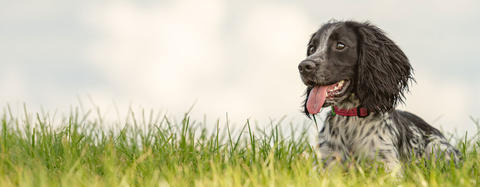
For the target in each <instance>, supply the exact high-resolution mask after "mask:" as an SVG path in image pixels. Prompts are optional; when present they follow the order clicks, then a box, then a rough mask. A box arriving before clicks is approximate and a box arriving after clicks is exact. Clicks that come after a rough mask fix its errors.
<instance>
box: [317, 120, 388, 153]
mask: <svg viewBox="0 0 480 187" xmlns="http://www.w3.org/2000/svg"><path fill="white" fill-rule="evenodd" d="M388 122H389V120H388V117H386V116H368V117H366V118H359V117H346V116H338V115H337V116H332V117H330V118H329V119H327V121H326V123H325V126H324V129H323V130H322V131H321V133H320V136H319V139H320V142H328V143H329V144H331V145H330V148H331V149H333V150H335V151H341V152H344V153H348V154H358V153H369V151H370V150H375V149H378V148H381V145H383V144H384V143H385V142H390V143H392V137H391V135H389V134H390V133H388V128H387V126H388Z"/></svg>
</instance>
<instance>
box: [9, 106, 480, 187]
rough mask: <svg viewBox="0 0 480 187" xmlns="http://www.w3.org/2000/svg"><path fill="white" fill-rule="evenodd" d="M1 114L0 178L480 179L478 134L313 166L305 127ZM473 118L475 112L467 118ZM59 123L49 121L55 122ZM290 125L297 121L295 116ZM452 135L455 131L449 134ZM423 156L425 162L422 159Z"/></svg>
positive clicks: (232, 181)
mask: <svg viewBox="0 0 480 187" xmlns="http://www.w3.org/2000/svg"><path fill="white" fill-rule="evenodd" d="M24 113H27V114H26V115H25V114H23V115H20V114H14V113H12V112H11V110H10V108H9V107H8V106H7V107H5V108H4V110H3V112H1V113H0V115H1V116H0V124H1V127H0V133H1V136H0V137H1V139H0V186H193V185H195V186H479V185H480V169H479V167H480V155H479V152H478V151H477V150H478V149H479V148H480V141H479V140H478V138H476V136H475V137H474V138H473V139H461V138H460V137H459V141H458V142H459V143H458V145H457V147H458V148H459V150H461V152H462V154H463V156H464V162H462V163H461V164H460V165H459V166H457V167H455V166H454V165H453V164H451V163H444V162H441V161H437V162H435V161H431V160H428V159H426V161H425V162H426V164H423V163H424V162H422V161H419V160H421V159H419V160H415V161H412V162H410V163H405V165H404V167H403V168H404V169H403V171H401V172H400V174H391V173H385V172H384V171H383V170H382V169H379V168H378V167H374V166H372V165H371V164H366V163H362V162H350V163H348V164H338V165H336V166H334V167H332V168H328V169H322V168H321V167H319V166H316V164H315V163H317V162H316V160H315V159H316V156H315V152H314V150H313V146H312V145H310V144H309V141H308V138H309V137H307V134H308V133H307V130H306V129H305V128H304V130H303V131H302V130H297V131H295V132H294V130H291V131H292V132H288V133H285V132H284V131H282V130H279V129H281V127H284V126H289V125H290V124H289V123H286V122H285V123H284V122H280V123H279V124H272V125H267V126H269V128H267V130H265V129H264V130H259V129H258V128H255V127H254V126H253V125H251V124H250V123H249V122H246V123H245V125H244V126H243V127H242V128H238V129H235V130H232V128H231V127H230V125H229V124H228V123H218V122H212V124H210V126H214V127H216V128H206V126H207V125H208V124H205V122H203V121H202V120H199V121H198V120H197V121H196V120H194V119H190V117H189V116H188V114H186V115H185V116H184V117H183V118H181V119H177V120H175V119H170V118H168V117H167V116H156V115H153V114H152V113H150V112H146V113H142V112H140V113H138V114H134V113H133V112H131V113H130V115H128V117H127V116H125V117H126V119H125V120H124V122H122V123H118V124H110V126H121V128H106V127H104V126H105V125H102V124H103V123H106V122H105V121H103V120H102V119H101V118H100V117H97V118H92V116H95V115H94V114H95V113H96V112H95V111H90V112H86V113H85V114H81V113H80V112H78V110H75V109H74V110H73V112H71V114H70V115H67V116H55V115H53V114H48V113H47V114H29V113H28V112H27V111H26V109H25V112H24ZM472 121H473V122H472V123H475V124H476V125H477V127H478V125H479V124H478V123H479V122H478V120H477V121H475V120H472ZM57 123H59V124H61V125H60V126H59V125H54V124H57ZM292 125H293V126H295V124H292ZM452 142H453V140H452ZM420 163H421V164H420Z"/></svg>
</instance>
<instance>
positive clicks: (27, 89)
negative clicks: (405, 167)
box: [0, 0, 480, 132]
mask: <svg viewBox="0 0 480 187" xmlns="http://www.w3.org/2000/svg"><path fill="white" fill-rule="evenodd" d="M479 2H480V1H475V0H471V1H467V0H458V1H447V0H431V1H426V0H425V1H380V0H379V1H357V0H355V1H354V0H352V1H323V2H322V1H314V0H312V1H257V0H255V1H253V0H252V1H249V0H245V1H221V0H202V1H198V0H186V1H185V0H175V1H141V2H137V1H101V2H99V1H66V0H48V1H47V0H44V1H28V2H27V1H7V0H0V104H1V105H2V107H4V106H5V105H6V104H7V103H8V104H11V105H13V106H17V105H19V104H21V103H23V102H25V103H26V104H27V105H28V106H29V108H32V110H34V111H35V110H38V109H39V108H40V106H42V107H43V108H45V109H46V110H60V111H68V109H69V107H70V106H76V105H78V99H77V98H80V100H82V101H84V102H85V103H90V102H89V99H88V96H90V97H91V98H92V99H93V101H94V102H95V103H96V104H97V105H99V106H100V107H101V108H103V109H104V110H105V111H110V110H112V106H113V104H112V103H114V102H115V103H116V105H117V106H118V108H119V109H120V110H121V111H126V109H127V108H128V106H129V105H132V106H138V107H144V108H147V109H150V108H153V109H157V110H160V111H162V112H166V113H168V114H170V115H174V116H175V115H176V116H181V114H182V113H183V112H185V111H187V110H188V108H189V107H190V106H191V105H192V104H193V103H195V102H196V105H195V107H194V109H193V116H194V117H195V118H197V119H202V116H203V115H204V114H206V116H207V117H208V118H209V119H212V120H214V119H216V118H219V117H220V118H223V117H224V116H225V113H227V112H228V115H229V116H230V118H231V119H232V121H234V122H236V123H243V122H244V121H245V119H247V118H251V119H256V120H258V121H259V122H260V124H264V123H263V122H266V121H268V120H269V119H279V118H280V117H282V116H284V115H285V116H287V119H288V120H290V121H293V122H296V121H298V123H303V122H304V120H305V119H306V118H305V117H304V116H302V114H301V113H300V103H301V102H302V100H303V99H304V98H303V96H302V94H303V93H304V89H305V86H304V85H303V84H302V82H301V80H300V77H299V74H298V70H297V65H298V63H299V62H300V61H301V60H302V59H303V58H305V53H306V52H305V51H306V44H307V41H308V39H309V36H310V34H311V33H313V32H314V31H315V30H316V29H318V28H319V27H320V26H321V25H322V24H323V23H325V22H327V21H328V20H331V19H337V20H357V21H366V20H369V21H371V22H372V23H374V24H375V25H377V26H379V27H380V28H382V29H383V30H384V31H386V32H387V33H388V36H389V37H390V38H392V39H393V40H394V41H395V42H396V43H397V44H398V45H399V46H400V47H401V48H402V49H403V50H404V52H405V53H406V54H407V56H408V57H409V59H410V61H411V64H412V65H413V67H414V68H415V78H416V79H417V83H416V84H414V85H413V86H412V87H411V93H409V94H407V100H406V104H405V105H402V106H400V108H402V109H406V110H409V111H412V112H414V113H416V114H418V115H420V116H422V117H423V118H424V119H425V120H426V121H427V122H430V123H432V124H433V125H434V126H435V127H439V128H443V129H444V130H447V131H452V132H453V131H454V129H457V130H458V131H460V132H464V131H465V130H469V131H471V130H474V129H475V126H474V124H473V123H472V122H471V120H470V118H469V116H473V117H474V118H477V119H478V118H479V117H480V107H479V106H480V101H479V99H478V93H479V92H480V83H479V82H480V73H479V71H480V56H479V52H480V51H479V48H478V44H479V43H480V35H479V34H478V33H480V3H479ZM112 115H113V114H112Z"/></svg>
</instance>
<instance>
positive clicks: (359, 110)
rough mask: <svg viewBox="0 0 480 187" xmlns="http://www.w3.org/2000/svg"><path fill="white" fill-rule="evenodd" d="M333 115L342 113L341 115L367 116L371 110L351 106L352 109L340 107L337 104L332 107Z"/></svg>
mask: <svg viewBox="0 0 480 187" xmlns="http://www.w3.org/2000/svg"><path fill="white" fill-rule="evenodd" d="M332 112H333V115H336V114H338V115H341V116H358V117H366V116H368V114H369V112H368V110H367V108H361V107H360V108H359V107H355V108H350V109H340V108H338V107H337V106H333V109H332Z"/></svg>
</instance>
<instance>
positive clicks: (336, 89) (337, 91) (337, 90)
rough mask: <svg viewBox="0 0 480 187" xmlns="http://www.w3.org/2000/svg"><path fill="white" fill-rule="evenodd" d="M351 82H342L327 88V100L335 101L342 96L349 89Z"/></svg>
mask: <svg viewBox="0 0 480 187" xmlns="http://www.w3.org/2000/svg"><path fill="white" fill-rule="evenodd" d="M349 84H350V81H348V80H341V81H338V82H337V83H335V84H332V85H330V86H328V87H327V93H326V97H327V99H333V98H334V97H339V96H342V95H343V94H344V93H345V91H346V90H347V88H348V85H349Z"/></svg>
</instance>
